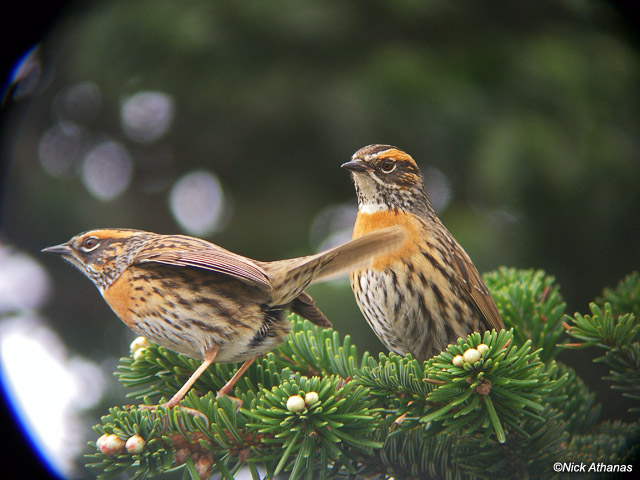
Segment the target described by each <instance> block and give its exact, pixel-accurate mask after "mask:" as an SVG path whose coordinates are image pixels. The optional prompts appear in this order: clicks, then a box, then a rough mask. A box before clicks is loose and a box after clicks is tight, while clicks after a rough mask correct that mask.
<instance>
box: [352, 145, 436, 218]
mask: <svg viewBox="0 0 640 480" xmlns="http://www.w3.org/2000/svg"><path fill="white" fill-rule="evenodd" d="M342 168H346V169H347V170H349V171H351V176H352V178H353V183H354V184H355V187H356V194H357V196H358V207H359V210H360V211H361V212H364V213H373V212H376V211H382V210H403V211H408V212H411V213H415V214H425V213H428V212H430V211H431V210H432V209H431V204H430V202H429V196H428V194H427V190H426V188H425V184H424V178H423V176H422V172H421V171H420V168H419V167H418V165H417V164H416V162H415V161H414V160H413V158H411V156H410V155H409V154H407V153H405V152H403V151H402V150H400V149H398V148H396V147H393V146H391V145H369V146H366V147H363V148H361V149H360V150H358V151H357V152H356V153H354V154H353V156H352V157H351V160H350V161H349V162H347V163H344V164H343V165H342Z"/></svg>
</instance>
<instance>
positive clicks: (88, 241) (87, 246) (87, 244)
mask: <svg viewBox="0 0 640 480" xmlns="http://www.w3.org/2000/svg"><path fill="white" fill-rule="evenodd" d="M99 244H100V242H99V241H98V239H97V238H96V237H87V238H85V239H84V242H82V250H84V251H85V252H90V251H91V250H93V249H95V248H97V247H98V245H99Z"/></svg>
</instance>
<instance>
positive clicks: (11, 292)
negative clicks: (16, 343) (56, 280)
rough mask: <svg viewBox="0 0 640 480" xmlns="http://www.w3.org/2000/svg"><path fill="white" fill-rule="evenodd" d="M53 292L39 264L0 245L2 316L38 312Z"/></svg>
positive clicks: (0, 301)
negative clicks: (26, 311)
mask: <svg viewBox="0 0 640 480" xmlns="http://www.w3.org/2000/svg"><path fill="white" fill-rule="evenodd" d="M50 292H51V282H50V280H49V277H48V275H47V273H46V271H45V270H44V269H43V268H42V267H41V266H40V264H39V263H38V262H36V261H35V260H34V259H33V258H31V257H30V256H28V255H26V254H24V253H21V252H18V251H15V250H14V249H12V248H10V247H3V246H2V245H0V315H2V314H6V313H11V312H18V311H22V310H35V309H37V308H39V307H40V306H41V305H42V304H43V303H44V301H45V300H46V299H47V297H48V296H49V294H50Z"/></svg>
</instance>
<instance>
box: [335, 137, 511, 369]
mask: <svg viewBox="0 0 640 480" xmlns="http://www.w3.org/2000/svg"><path fill="white" fill-rule="evenodd" d="M342 167H343V168H345V169H347V170H349V171H351V176H352V179H353V183H354V184H355V189H356V194H357V197H358V216H357V218H356V223H355V226H354V229H353V238H354V239H357V238H362V237H363V236H365V235H370V234H371V233H372V232H376V231H379V230H380V229H384V228H388V227H391V226H399V227H401V228H402V229H403V230H404V231H405V232H406V233H407V237H406V240H405V241H404V243H403V244H402V245H401V246H400V247H399V248H397V249H395V250H394V251H390V252H388V253H386V254H384V255H379V256H378V257H376V259H375V260H374V263H373V264H372V265H371V266H369V267H364V268H361V269H359V270H355V271H353V272H352V273H351V274H350V278H351V287H352V288H353V292H354V294H355V297H356V301H357V302H358V305H359V306H360V310H361V311H362V314H363V315H364V316H365V318H366V319H367V322H368V323H369V325H370V326H371V328H372V329H373V331H374V332H375V333H376V335H377V336H378V338H379V339H380V340H381V341H382V343H383V344H384V345H385V346H386V347H387V348H388V349H389V350H391V351H393V352H395V353H398V354H400V355H406V354H407V353H411V354H412V355H413V356H414V357H415V358H417V359H418V360H420V361H423V360H426V359H428V358H430V357H432V356H434V355H436V354H438V353H440V352H441V351H442V350H444V349H445V348H446V346H447V345H448V344H450V343H455V342H456V340H457V339H458V337H465V336H467V335H468V334H469V333H471V332H474V331H477V332H483V331H485V330H491V329H496V330H501V329H503V328H504V324H503V323H502V319H501V318H500V314H499V313H498V309H497V308H496V305H495V303H494V301H493V299H492V298H491V294H490V293H489V290H488V289H487V287H486V285H485V284H484V282H483V281H482V279H481V277H480V275H479V274H478V271H477V270H476V268H475V266H474V265H473V263H472V262H471V259H470V258H469V255H467V253H466V252H465V251H464V250H463V249H462V247H461V246H460V245H459V244H458V242H457V241H456V240H455V238H453V236H452V235H451V233H449V231H448V230H447V229H446V228H445V226H444V225H443V224H442V222H441V221H440V219H439V218H438V216H437V215H436V212H435V211H434V210H433V208H432V206H431V202H430V200H429V195H428V194H427V189H426V187H425V183H424V178H423V175H422V172H421V171H420V169H419V168H418V165H416V162H415V161H414V160H413V158H411V156H409V155H408V154H407V153H405V152H403V151H402V150H399V149H398V148H396V147H393V146H390V145H369V146H367V147H364V148H361V149H360V150H358V151H357V152H356V153H355V154H354V155H353V156H352V157H351V161H349V162H347V163H345V164H343V165H342Z"/></svg>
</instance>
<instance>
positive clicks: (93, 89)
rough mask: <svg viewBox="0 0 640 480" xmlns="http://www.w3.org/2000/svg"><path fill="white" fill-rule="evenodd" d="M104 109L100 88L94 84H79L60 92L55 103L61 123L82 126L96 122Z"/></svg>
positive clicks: (54, 106) (55, 112)
mask: <svg viewBox="0 0 640 480" xmlns="http://www.w3.org/2000/svg"><path fill="white" fill-rule="evenodd" d="M101 109H102V94H101V93H100V87H98V85H96V84H95V83H93V82H81V83H77V84H75V85H73V86H71V87H69V88H67V89H66V90H64V91H62V92H60V93H59V94H58V95H57V96H56V98H55V100H54V103H53V111H54V114H55V116H56V118H57V119H58V121H60V122H74V123H77V124H80V125H86V124H90V123H91V122H93V121H94V120H96V119H97V118H98V116H99V114H100V110H101Z"/></svg>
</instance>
